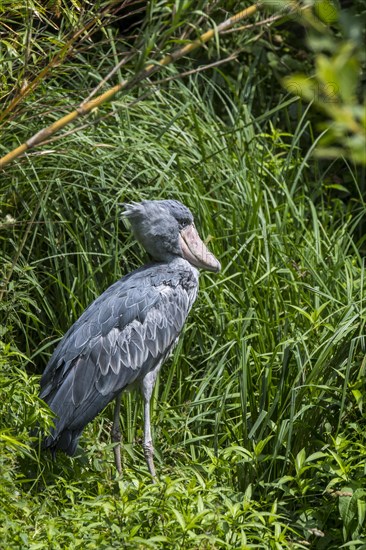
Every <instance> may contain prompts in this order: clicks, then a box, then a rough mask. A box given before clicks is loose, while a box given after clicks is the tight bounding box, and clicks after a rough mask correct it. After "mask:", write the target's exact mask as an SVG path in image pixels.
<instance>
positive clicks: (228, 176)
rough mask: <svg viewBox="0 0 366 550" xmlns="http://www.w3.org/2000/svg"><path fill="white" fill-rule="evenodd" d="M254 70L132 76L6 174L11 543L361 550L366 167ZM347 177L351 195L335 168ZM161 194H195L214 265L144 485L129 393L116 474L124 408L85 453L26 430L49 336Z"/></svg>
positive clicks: (158, 399) (167, 398) (192, 200)
mask: <svg viewBox="0 0 366 550" xmlns="http://www.w3.org/2000/svg"><path fill="white" fill-rule="evenodd" d="M150 16H151V21H150V22H149V24H150V25H160V24H161V25H162V22H161V21H160V22H159V21H157V19H156V17H157V15H156V13H155V15H154V14H150ZM149 29H150V30H151V26H150V27H147V28H146V29H145V32H146V35H148V34H149ZM167 36H168V32H167ZM249 38H250V37H248V38H246V39H245V41H244V42H245V44H244V45H245V47H247V46H246V41H247V40H249ZM242 46H243V44H242ZM115 47H117V48H120V47H122V46H121V43H120V42H119V41H118V40H117V39H116V38H115V36H114V35H113V33H109V34H108V38H106V37H105V39H104V42H103V47H101V46H99V48H97V47H95V49H93V48H92V47H91V51H90V52H87V53H86V52H85V51H82V52H80V51H77V52H76V54H75V59H74V60H73V62H72V63H71V67H70V66H69V65H67V64H66V65H65V66H66V67H67V70H66V69H65V71H63V70H62V71H61V70H60V71H59V72H56V73H55V74H52V75H51V76H50V77H49V82H48V90H49V92H48V96H47V98H45V99H44V101H45V103H44V104H43V105H41V104H39V103H37V101H36V100H35V98H34V97H30V98H28V99H27V100H26V101H24V103H23V104H22V105H23V109H24V113H25V114H24V115H23V116H20V115H19V113H18V115H17V117H16V118H14V119H13V121H11V120H10V121H8V125H7V126H6V127H5V126H4V127H3V136H2V148H3V149H4V150H7V149H10V148H11V146H12V144H15V143H17V142H21V141H23V140H24V139H26V138H27V137H29V136H30V135H32V134H33V133H35V132H36V131H37V130H39V128H40V124H42V123H43V122H44V121H45V120H46V119H47V115H45V110H47V109H48V107H49V105H51V104H52V103H53V104H55V105H56V104H57V103H58V102H59V103H60V104H62V108H65V105H67V98H68V91H65V90H69V89H70V88H71V90H72V91H73V93H75V94H78V93H79V90H84V89H85V87H88V86H90V82H89V81H88V78H91V75H93V78H94V79H95V81H98V80H99V79H100V78H102V77H103V76H105V74H106V73H107V72H108V70H110V68H111V67H112V66H113V56H112V55H111V52H113V51H114V50H115ZM97 54H98V55H97ZM83 56H84V57H83ZM254 57H255V56H254ZM82 60H84V61H85V64H83V63H82ZM92 60H93V64H91V61H92ZM94 60H95V62H94ZM106 67H107V68H106ZM108 67H109V69H108ZM129 70H131V68H129ZM248 70H249V69H248ZM173 72H174V71H173V70H171V72H170V74H172V73H173ZM70 74H72V75H73V81H72V82H70V81H68V78H69V75H70ZM242 77H243V75H242V73H241V72H240V71H236V70H231V69H230V70H229V69H228V70H227V71H224V70H223V69H222V68H218V69H216V70H213V71H211V72H210V73H208V72H207V73H200V74H193V75H190V76H189V77H185V78H184V79H176V80H172V81H170V82H169V83H168V84H166V85H165V86H164V87H157V86H156V87H154V86H151V87H149V88H147V90H146V89H145V90H140V91H138V90H134V91H133V92H130V94H129V95H125V96H123V97H121V98H119V99H118V100H116V101H115V102H114V103H113V106H112V107H105V108H102V109H100V110H99V111H98V113H95V114H94V115H93V117H94V119H93V117H92V119H87V121H86V122H87V123H88V124H87V125H86V126H85V127H80V128H79V129H78V131H77V132H76V131H75V132H73V133H70V134H68V135H66V136H64V137H61V138H60V139H57V140H55V141H54V142H52V143H50V144H48V145H47V146H45V147H44V148H42V149H39V150H34V151H33V152H32V153H31V154H29V155H28V156H26V157H23V158H21V159H19V160H18V161H16V162H15V163H13V164H12V165H11V166H9V167H8V168H7V169H6V171H4V173H3V174H2V191H1V197H0V209H1V214H0V222H1V225H0V230H1V234H0V247H1V248H0V250H1V252H0V254H1V262H0V270H1V273H2V278H3V280H4V281H5V287H4V290H5V292H4V294H3V299H2V301H1V303H0V311H1V314H2V323H1V339H2V344H1V351H0V354H1V355H0V361H1V363H0V367H1V369H0V384H1V389H2V395H4V399H2V401H1V404H0V418H1V424H0V446H1V450H2V453H1V455H2V458H1V461H2V469H1V473H0V476H1V483H0V487H1V489H0V491H1V501H2V503H3V506H1V511H0V539H1V541H2V542H1V545H0V546H1V547H2V548H4V549H8V548H9V549H13V548H22V549H23V548H31V549H36V548H52V549H56V548H62V549H63V548H105V549H107V548H115V547H116V548H117V547H119V548H120V547H121V546H124V547H126V548H167V549H168V548H182V549H186V548H188V549H191V548H192V549H209V548H210V549H217V548H227V549H230V548H243V549H246V548H263V549H272V548H273V549H274V548H276V549H282V548H283V549H301V548H309V547H310V548H316V549H334V550H336V549H337V550H338V548H341V547H342V545H345V544H346V545H347V546H344V547H345V548H351V549H357V550H361V549H365V548H366V542H365V539H364V529H365V515H366V491H365V488H364V479H365V475H366V471H365V458H366V441H365V405H364V394H365V381H366V374H365V371H366V361H365V347H366V342H365V336H364V335H365V318H366V316H365V313H366V307H365V288H366V285H365V261H364V250H365V240H364V237H362V233H361V232H360V230H361V228H362V223H363V218H364V216H365V203H364V202H363V200H362V191H361V190H362V181H361V176H362V170H361V169H359V168H357V167H355V166H352V165H350V164H349V163H346V162H342V161H341V160H340V161H338V163H336V164H322V163H319V162H318V161H316V160H314V159H313V157H312V151H313V149H314V147H315V145H316V141H317V140H316V138H312V126H311V124H310V123H309V121H308V119H307V112H306V111H302V115H301V117H299V118H298V120H297V122H296V124H295V126H294V125H293V124H292V126H291V127H289V126H288V125H287V124H286V122H285V121H286V120H287V119H288V118H289V117H290V116H292V114H293V111H292V110H291V109H293V107H294V105H293V99H290V98H289V97H285V96H283V95H282V94H281V93H280V92H279V93H278V95H277V96H276V102H275V103H273V104H269V105H268V108H267V110H264V111H263V112H261V113H260V114H259V115H258V114H256V105H255V101H254V102H252V100H251V101H247V102H246V101H244V96H243V94H244V91H243V87H242V86H241V82H242V80H241V79H242ZM262 77H263V73H261V72H260V71H258V74H257V75H256V74H252V73H250V71H249V74H248V81H247V84H246V89H245V96H246V97H251V98H254V97H255V93H256V90H258V93H259V94H260V95H261V94H263V93H264V91H265V89H266V88H265V85H264V84H263V82H262V80H261V79H262ZM263 78H265V79H267V78H269V77H268V75H267V76H265V77H263ZM66 83H67V87H66ZM265 83H266V84H267V83H268V81H267V80H266V82H265ZM146 91H148V92H149V94H148V96H147V97H146V98H144V99H143V100H142V101H139V102H138V103H136V104H134V105H129V104H130V103H131V102H133V101H134V99H135V98H136V97H137V95H138V93H140V94H141V93H143V92H146ZM38 93H39V92H38ZM36 97H39V96H36ZM80 97H82V96H80ZM261 97H262V95H261ZM65 98H66V99H65ZM253 103H254V104H253ZM296 106H297V105H296ZM298 107H299V111H301V109H300V106H298ZM30 109H33V110H32V111H30ZM28 112H29V113H30V115H31V116H29V117H28V116H25V115H26V114H27V113H28ZM291 113H292V114H291ZM42 117H43V118H42ZM96 119H98V124H90V125H89V122H90V121H91V120H92V121H93V120H94V121H95V120H96ZM47 120H48V119H47ZM83 122H84V121H83ZM80 124H81V123H80ZM309 136H310V137H311V139H309ZM311 141H312V142H313V143H312V145H310V146H309V142H311ZM339 174H342V175H343V177H344V180H345V181H347V182H349V189H348V192H349V195H346V196H345V195H344V194H342V192H340V191H339V190H338V189H337V188H336V187H335V188H332V187H331V186H330V185H329V182H332V181H333V180H334V181H338V180H337V178H336V176H337V175H339ZM158 198H176V199H179V200H181V201H182V202H184V203H185V204H187V206H189V207H190V208H191V209H192V211H193V212H194V214H195V218H196V225H197V227H198V228H199V232H200V234H201V235H202V236H203V237H204V238H205V239H207V240H208V241H209V246H210V248H211V249H212V250H213V252H214V253H215V255H216V256H217V257H218V258H219V259H220V261H221V263H222V266H223V269H222V272H221V274H220V275H210V274H207V273H202V276H201V282H200V285H201V288H200V293H199V298H198V300H197V302H196V304H195V307H194V310H193V311H192V313H191V315H190V317H189V320H188V323H187V325H186V328H185V330H184V334H183V337H182V339H181V340H180V342H179V345H178V347H177V349H176V351H175V353H174V356H173V357H172V358H171V359H170V360H169V361H168V362H167V364H166V365H165V367H164V368H163V370H162V372H161V375H160V378H159V380H158V383H157V385H156V389H155V393H154V398H153V422H154V441H155V446H156V465H157V470H158V473H159V482H158V483H157V484H156V485H152V484H151V483H150V479H149V475H148V472H147V468H146V465H145V461H144V457H143V452H142V448H141V439H142V403H141V399H140V398H139V397H138V396H137V395H135V394H128V395H125V396H124V397H123V407H122V414H121V424H122V428H123V439H124V464H125V471H124V475H123V478H122V479H120V478H118V477H117V476H116V473H115V469H114V465H113V452H112V449H111V443H110V436H109V432H110V427H111V421H112V410H113V409H112V406H109V407H108V408H107V409H106V411H104V412H103V413H102V414H101V415H100V416H99V417H97V418H96V419H95V421H94V422H93V423H91V424H90V425H89V426H88V427H87V429H86V430H85V432H84V434H83V436H82V438H81V445H82V449H81V450H80V453H79V454H78V455H77V456H76V457H75V458H72V459H70V458H68V457H65V456H63V455H59V456H58V458H57V462H56V463H54V462H52V460H51V458H50V457H49V456H48V455H47V454H45V453H41V452H40V450H39V448H38V442H37V440H35V441H31V439H30V435H29V432H30V431H31V430H32V428H34V427H35V426H37V425H38V426H40V427H41V428H45V427H46V426H49V425H50V417H49V414H48V411H47V408H46V407H45V406H44V404H43V403H42V402H41V401H40V400H39V398H38V397H37V394H38V383H39V375H40V373H41V372H42V370H43V369H44V367H45V365H46V363H47V360H48V358H49V356H50V354H51V353H52V350H53V349H54V347H55V345H56V342H57V341H58V339H59V338H60V337H61V336H62V335H63V334H64V332H65V331H66V330H67V328H68V327H69V326H70V325H71V324H72V322H73V321H74V320H76V319H77V317H78V316H79V315H80V314H81V312H82V311H83V310H84V308H85V307H86V306H87V305H88V304H89V303H90V302H91V301H92V300H93V299H95V298H96V297H97V296H98V295H99V294H100V293H101V292H102V291H103V290H104V289H105V288H107V286H108V285H110V284H111V283H112V282H114V281H115V280H116V279H117V278H119V277H120V276H122V275H123V274H125V273H127V272H129V271H131V270H132V269H133V268H135V267H137V266H139V265H141V263H142V262H143V261H144V259H146V258H145V257H144V253H143V251H142V250H141V249H140V248H139V246H138V245H137V244H136V243H135V242H134V241H133V238H132V236H131V235H130V233H129V231H128V229H127V228H126V227H125V225H124V222H123V221H122V219H121V209H120V206H119V204H120V203H122V202H128V201H131V200H141V199H158ZM359 235H361V238H360V237H359Z"/></svg>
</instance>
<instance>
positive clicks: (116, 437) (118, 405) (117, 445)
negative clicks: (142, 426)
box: [111, 394, 122, 474]
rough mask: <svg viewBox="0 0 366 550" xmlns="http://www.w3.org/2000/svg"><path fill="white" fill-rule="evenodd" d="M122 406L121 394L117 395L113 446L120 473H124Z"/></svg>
mask: <svg viewBox="0 0 366 550" xmlns="http://www.w3.org/2000/svg"><path fill="white" fill-rule="evenodd" d="M120 408H121V394H119V395H118V396H117V397H116V405H115V407H114V416H113V426H112V434H111V435H112V441H113V443H115V446H114V447H113V452H114V462H115V464H116V468H117V471H118V473H119V474H122V462H121V429H120V422H119V411H120Z"/></svg>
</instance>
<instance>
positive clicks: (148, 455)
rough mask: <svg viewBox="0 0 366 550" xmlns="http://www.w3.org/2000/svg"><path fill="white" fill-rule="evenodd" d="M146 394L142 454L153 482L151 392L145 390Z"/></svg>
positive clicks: (154, 477)
mask: <svg viewBox="0 0 366 550" xmlns="http://www.w3.org/2000/svg"><path fill="white" fill-rule="evenodd" d="M147 393H148V395H144V442H143V448H144V454H145V459H146V463H147V467H148V468H149V472H150V474H151V476H152V478H153V483H155V480H156V473H155V466H154V446H153V442H152V437H151V421H150V398H151V392H147Z"/></svg>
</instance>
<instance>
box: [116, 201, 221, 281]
mask: <svg viewBox="0 0 366 550" xmlns="http://www.w3.org/2000/svg"><path fill="white" fill-rule="evenodd" d="M124 208H125V209H124V213H123V215H124V216H125V217H126V218H128V220H129V222H130V223H131V226H132V231H133V233H134V235H135V237H136V239H137V240H138V241H139V242H140V243H141V244H142V246H143V247H144V248H145V250H146V251H147V252H148V253H149V254H150V255H151V256H152V258H153V259H154V260H156V261H169V260H171V259H172V258H174V257H177V256H180V257H181V258H184V259H185V260H187V261H188V262H189V263H190V264H192V265H193V266H195V267H199V268H202V269H207V270H208V271H215V272H217V271H220V269H221V265H220V262H219V261H218V260H217V259H216V258H215V256H214V255H213V254H211V252H210V251H209V250H208V248H207V246H206V245H205V244H204V243H203V242H202V240H201V239H200V237H199V235H198V233H197V230H196V228H195V226H194V221H193V216H192V213H191V211H190V210H189V209H188V208H187V207H186V206H184V205H183V204H182V203H180V202H179V201H176V200H161V201H142V202H139V203H137V202H134V203H131V204H125V205H124Z"/></svg>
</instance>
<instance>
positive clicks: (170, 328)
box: [41, 272, 196, 454]
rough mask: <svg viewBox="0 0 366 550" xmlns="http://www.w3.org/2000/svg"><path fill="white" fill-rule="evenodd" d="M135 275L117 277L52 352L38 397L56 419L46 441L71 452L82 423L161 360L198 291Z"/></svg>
mask: <svg viewBox="0 0 366 550" xmlns="http://www.w3.org/2000/svg"><path fill="white" fill-rule="evenodd" d="M135 273H137V272H135ZM136 278H137V281H133V284H131V282H132V281H129V280H127V279H128V278H127V277H126V278H125V279H121V280H120V281H118V282H117V283H115V284H114V285H112V286H111V287H110V288H109V289H107V291H106V292H105V293H104V294H102V295H101V296H100V297H99V298H98V299H97V300H96V301H95V302H93V304H91V306H89V308H88V309H87V310H86V311H85V312H84V313H83V315H82V316H81V317H80V319H79V320H78V321H77V322H76V323H75V324H74V325H73V326H72V327H71V329H70V330H69V331H68V332H67V333H66V335H65V336H64V338H63V339H62V340H61V342H60V343H59V345H58V347H57V348H56V350H55V352H54V354H53V356H52V357H51V360H50V362H49V364H48V366H47V368H46V370H45V372H44V374H43V376H42V379H41V389H42V391H41V397H42V398H43V399H44V400H45V401H46V402H47V403H48V404H49V406H50V407H51V409H52V410H53V412H54V413H55V414H56V415H57V417H58V418H57V419H56V421H55V429H54V431H53V433H52V435H51V436H50V437H49V438H47V440H46V444H45V446H51V447H52V446H58V447H61V448H63V449H64V450H66V452H70V454H72V453H73V451H74V450H75V448H76V443H77V439H78V437H79V435H80V433H81V431H82V429H83V427H84V426H85V425H86V424H87V423H88V422H90V421H91V420H92V419H93V418H94V417H95V416H96V415H97V414H98V413H99V412H100V411H101V410H102V409H103V408H104V407H105V406H106V405H107V404H108V403H109V401H111V400H112V399H113V398H114V397H115V396H116V395H117V394H118V393H119V392H120V391H122V390H123V389H124V388H125V387H127V386H129V385H131V384H133V383H134V382H136V381H138V380H140V379H142V378H143V377H144V376H145V374H147V372H149V371H150V370H151V369H152V368H153V367H154V366H155V365H156V364H157V363H158V362H160V361H162V360H164V358H165V357H166V355H167V354H168V352H169V350H170V349H171V347H172V345H173V344H174V342H175V341H176V339H177V337H178V335H179V333H180V331H181V330H182V328H183V325H184V322H185V320H186V318H187V315H188V312H189V310H190V308H191V306H192V303H193V301H194V298H195V295H196V293H195V292H194V293H193V294H192V293H191V292H187V291H186V290H185V289H184V288H183V287H182V286H181V285H179V284H176V285H169V284H165V283H162V284H160V285H158V286H151V285H150V286H149V285H146V284H145V285H144V284H141V281H139V280H138V279H139V278H138V277H136ZM127 283H128V284H127ZM65 430H66V431H68V432H70V433H72V434H73V435H71V436H70V435H67V434H63V431H65ZM70 441H71V443H70ZM75 441H76V442H75ZM66 447H68V448H66Z"/></svg>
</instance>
